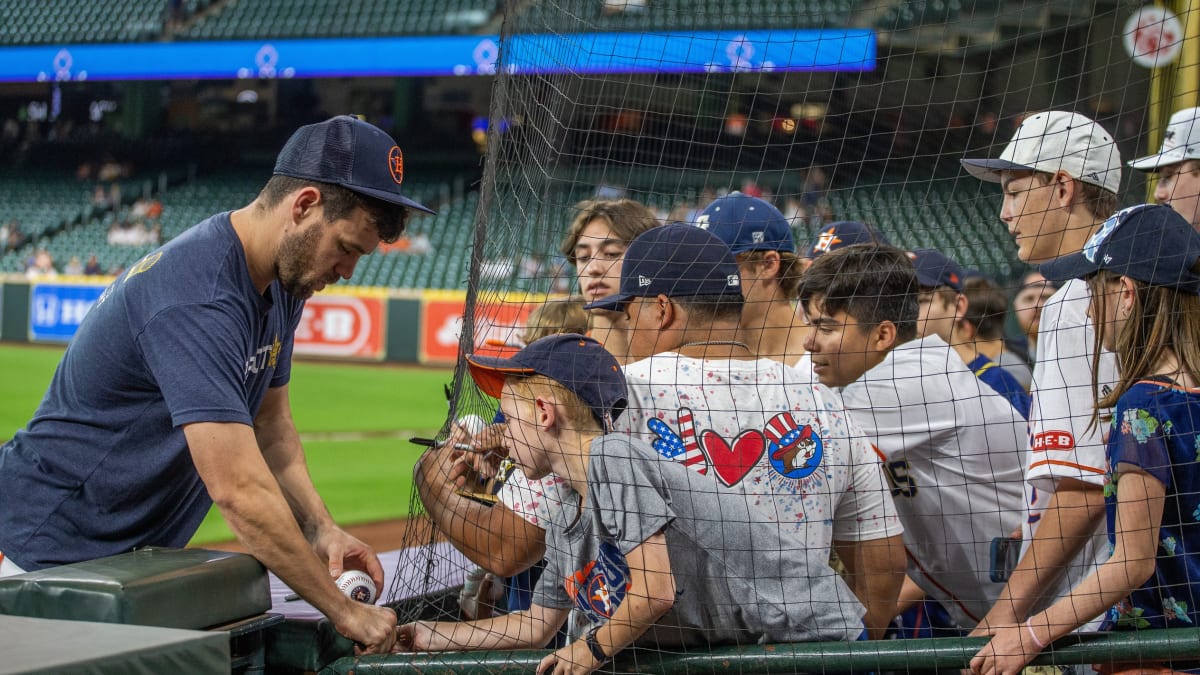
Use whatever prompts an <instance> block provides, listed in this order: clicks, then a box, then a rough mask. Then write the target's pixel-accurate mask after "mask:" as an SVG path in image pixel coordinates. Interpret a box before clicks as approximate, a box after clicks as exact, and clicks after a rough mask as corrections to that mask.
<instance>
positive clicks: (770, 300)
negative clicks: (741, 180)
mask: <svg viewBox="0 0 1200 675" xmlns="http://www.w3.org/2000/svg"><path fill="white" fill-rule="evenodd" d="M696 224H697V225H698V226H699V227H701V228H702V229H705V230H708V231H709V232H710V233H712V234H713V235H715V236H716V237H717V238H718V239H720V240H721V241H722V242H724V243H725V244H726V245H727V246H729V248H730V250H731V251H733V254H734V257H735V259H736V260H737V264H738V275H739V276H740V278H741V281H742V294H743V295H744V296H745V299H746V305H745V309H743V310H742V325H741V339H742V340H744V341H745V342H746V344H748V345H750V349H751V351H753V352H754V353H755V354H757V355H758V356H760V357H762V358H766V359H773V360H775V361H779V362H781V363H786V364H787V365H789V366H796V367H797V368H799V369H800V370H801V372H806V373H811V372H812V368H811V367H809V368H808V370H804V369H803V368H802V367H801V365H800V362H801V360H802V359H803V357H804V333H805V331H804V330H802V328H801V326H800V325H799V324H800V320H799V319H798V318H797V316H796V309H795V307H794V306H793V305H792V302H793V301H794V300H795V299H796V286H797V285H798V284H799V283H800V263H799V260H798V259H797V258H796V244H795V242H794V241H793V240H792V230H791V227H790V226H789V225H788V222H787V219H786V218H784V216H783V214H782V213H780V212H779V209H777V208H775V207H774V206H772V205H771V204H769V203H767V202H766V201H764V200H762V199H759V198H757V197H751V196H749V195H745V194H742V193H741V192H731V193H729V194H728V195H726V196H724V197H719V198H718V199H716V200H715V201H713V203H711V204H709V205H708V206H706V207H705V209H704V211H702V212H701V214H700V216H699V217H698V218H697V219H696Z"/></svg>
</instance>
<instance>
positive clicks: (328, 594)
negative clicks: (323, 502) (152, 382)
mask: <svg viewBox="0 0 1200 675" xmlns="http://www.w3.org/2000/svg"><path fill="white" fill-rule="evenodd" d="M183 433H184V436H185V437H186V438H187V442H188V448H189V449H190V451H191V455H192V462H193V463H194V464H195V466H196V471H197V472H198V473H199V475H200V478H201V480H203V481H204V485H205V487H206V488H207V489H208V493H209V495H210V496H211V497H212V499H213V502H214V503H216V505H217V508H219V509H220V510H221V514H222V515H223V516H224V517H225V521H226V522H227V523H229V527H230V529H232V530H233V532H234V534H236V535H237V538H238V541H239V542H241V543H242V545H244V546H245V547H246V549H247V550H248V551H249V552H250V554H251V555H253V556H254V557H255V558H258V560H259V561H260V562H262V563H263V564H264V565H266V566H267V568H268V569H270V570H271V571H272V572H274V573H275V574H276V575H277V576H278V577H279V578H280V579H281V580H283V582H284V583H286V584H287V585H288V586H290V587H291V588H292V590H294V591H296V592H297V593H298V594H299V595H300V597H302V598H304V599H305V600H307V601H308V602H309V603H311V604H312V605H313V606H314V607H316V608H317V609H319V610H320V611H321V612H322V613H324V614H325V615H326V616H328V617H329V618H330V619H331V620H332V621H333V623H334V627H335V628H336V629H337V630H338V632H339V633H341V634H342V635H345V636H346V637H348V638H350V639H352V640H354V641H355V642H357V643H359V644H360V645H361V649H362V651H363V652H365V653H377V652H386V651H388V650H389V649H390V648H391V646H392V644H393V642H394V641H395V624H396V614H395V612H393V611H392V610H390V609H387V608H384V607H376V606H374V605H366V604H363V603H358V602H354V601H353V600H351V599H350V598H348V597H346V596H344V595H342V594H341V592H339V591H338V589H337V587H336V586H335V585H334V583H333V579H332V578H331V577H330V576H329V570H328V568H327V567H326V566H325V564H324V563H323V562H322V561H321V560H320V559H319V558H318V557H317V555H316V553H315V552H314V550H313V548H312V547H311V546H310V544H309V542H308V541H307V540H306V539H305V538H304V536H303V535H302V534H301V531H300V526H299V525H298V524H297V521H296V517H295V516H294V515H293V512H292V508H291V507H289V503H288V500H287V499H285V497H284V491H283V489H281V484H280V482H277V481H276V478H275V475H274V474H273V473H272V471H271V468H270V467H269V466H268V464H267V461H266V459H265V457H264V455H263V452H261V451H260V450H259V447H258V442H257V439H256V437H255V433H254V431H253V430H251V428H250V427H248V426H246V425H244V424H237V423H218V422H198V423H193V424H187V425H184V427H183ZM289 468H290V469H291V471H292V472H294V470H295V467H289ZM290 475H291V476H293V477H294V473H292V474H290ZM309 486H310V489H311V482H309Z"/></svg>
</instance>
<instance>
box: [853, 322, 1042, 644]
mask: <svg viewBox="0 0 1200 675" xmlns="http://www.w3.org/2000/svg"><path fill="white" fill-rule="evenodd" d="M842 400H843V401H844V402H845V405H846V409H847V410H849V411H850V415H851V416H852V417H853V418H854V420H855V422H857V423H858V424H859V425H860V426H861V427H862V428H863V430H864V431H865V432H866V434H867V437H868V438H869V439H870V440H871V441H872V442H873V443H874V444H875V445H876V446H877V448H878V449H879V451H880V452H881V453H882V454H883V455H884V457H885V467H886V469H887V471H888V476H889V479H890V482H891V484H892V495H893V496H894V497H895V500H896V509H897V510H898V511H899V512H900V519H901V520H902V521H903V523H904V545H905V548H906V549H907V553H908V574H909V577H910V578H912V580H913V581H914V582H916V583H917V585H918V586H920V587H921V588H922V589H923V590H924V591H925V592H926V593H927V594H928V595H929V596H930V597H931V598H933V599H935V600H937V601H938V602H940V603H941V604H942V605H943V606H944V607H945V608H946V610H947V611H948V612H949V613H950V615H951V616H952V617H953V618H954V620H955V621H956V622H957V623H958V625H959V626H960V627H962V628H973V627H974V626H975V625H976V624H977V623H979V620H980V619H982V618H983V616H984V615H985V614H987V611H988V610H989V609H990V608H991V606H992V604H993V603H994V602H995V601H996V598H997V597H998V596H999V594H1000V591H1001V590H1002V589H1003V588H1004V584H1003V583H1002V582H997V581H992V580H991V575H992V555H991V554H992V539H993V538H996V537H1006V536H1008V535H1010V534H1011V533H1012V532H1013V531H1014V530H1016V529H1017V528H1018V527H1019V526H1020V524H1021V522H1022V521H1023V520H1024V514H1025V503H1026V496H1025V488H1024V480H1023V478H1024V468H1025V452H1026V451H1025V420H1024V419H1023V418H1022V417H1021V414H1020V413H1019V412H1017V411H1016V410H1015V409H1014V408H1013V407H1012V404H1010V403H1009V402H1008V400H1007V399H1005V398H1004V397H1003V396H1001V395H1000V394H998V393H996V391H995V390H993V389H992V388H991V387H989V386H988V385H986V384H984V383H983V382H981V381H980V380H979V378H977V377H975V375H974V373H972V372H971V371H970V370H968V369H967V367H966V365H965V364H964V363H963V360H962V358H960V357H959V356H958V354H957V353H956V352H955V351H954V350H953V349H951V348H950V346H949V345H947V344H946V343H945V341H943V340H942V339H941V338H940V337H938V336H936V335H931V336H929V337H927V338H924V339H922V340H912V341H910V342H907V343H905V344H903V345H900V346H899V347H896V348H895V349H893V350H892V351H891V352H890V353H889V354H888V355H887V357H885V358H884V360H883V362H882V363H880V364H879V365H877V366H875V367H874V368H872V369H871V370H869V371H867V372H866V373H864V374H863V376H862V377H861V378H860V379H859V380H858V381H857V382H854V383H853V384H851V385H849V386H847V387H845V388H844V389H843V390H842Z"/></svg>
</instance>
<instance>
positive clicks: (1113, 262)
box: [1040, 204, 1200, 295]
mask: <svg viewBox="0 0 1200 675" xmlns="http://www.w3.org/2000/svg"><path fill="white" fill-rule="evenodd" d="M1198 262H1200V234H1197V233H1196V231H1195V230H1193V229H1192V225H1191V223H1189V222H1188V221H1186V220H1184V218H1183V216H1181V215H1179V214H1178V213H1176V212H1175V210H1174V209H1172V208H1171V207H1169V206H1163V205H1161V204H1139V205H1137V206H1131V207H1129V208H1127V209H1123V210H1121V211H1118V212H1117V213H1116V214H1114V215H1113V216H1112V217H1110V218H1109V219H1108V220H1106V221H1104V224H1103V225H1101V226H1100V229H1099V231H1097V232H1096V234H1094V235H1092V238H1091V239H1088V242H1087V243H1086V244H1084V246H1083V250H1082V251H1080V252H1078V253H1072V254H1070V255H1065V256H1063V257H1061V258H1055V259H1054V260H1051V261H1049V262H1046V263H1043V264H1042V266H1041V268H1040V270H1041V272H1042V275H1043V276H1045V277H1046V278H1047V279H1050V280H1052V281H1065V280H1067V279H1083V278H1086V277H1089V276H1091V275H1092V274H1095V273H1096V272H1099V271H1100V270H1106V271H1109V272H1112V273H1114V274H1119V275H1121V276H1126V277H1129V278H1131V279H1137V280H1138V281H1142V282H1145V283H1147V284H1150V285H1152V286H1167V287H1169V288H1174V289H1176V290H1180V291H1184V292H1186V293H1195V294H1197V295H1200V270H1198V267H1200V266H1198V265H1197V263H1198Z"/></svg>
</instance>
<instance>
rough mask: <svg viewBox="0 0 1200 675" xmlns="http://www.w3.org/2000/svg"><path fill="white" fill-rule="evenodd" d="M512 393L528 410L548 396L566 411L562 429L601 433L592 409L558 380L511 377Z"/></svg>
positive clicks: (543, 376) (538, 377) (601, 429)
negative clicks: (537, 400) (540, 398)
mask: <svg viewBox="0 0 1200 675" xmlns="http://www.w3.org/2000/svg"><path fill="white" fill-rule="evenodd" d="M509 380H510V385H511V387H512V390H513V393H514V394H516V397H517V400H518V401H519V402H521V403H523V404H525V405H526V406H527V407H528V408H530V409H532V408H533V401H534V399H536V398H537V397H538V396H548V397H550V398H553V399H554V402H555V403H557V404H558V405H561V406H562V407H563V409H564V410H565V411H566V415H565V417H566V420H565V422H566V424H565V425H564V426H563V428H564V429H568V430H571V431H603V428H602V427H601V426H600V421H599V420H597V419H596V416H595V415H594V414H593V413H592V409H591V407H590V406H588V404H587V403H584V401H583V399H581V398H579V396H578V395H577V394H576V393H575V392H573V391H571V390H570V389H567V388H566V387H564V386H563V385H562V383H560V382H559V381H558V380H555V379H553V378H550V377H546V376H545V375H530V376H528V377H519V376H511V377H510V378H509Z"/></svg>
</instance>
